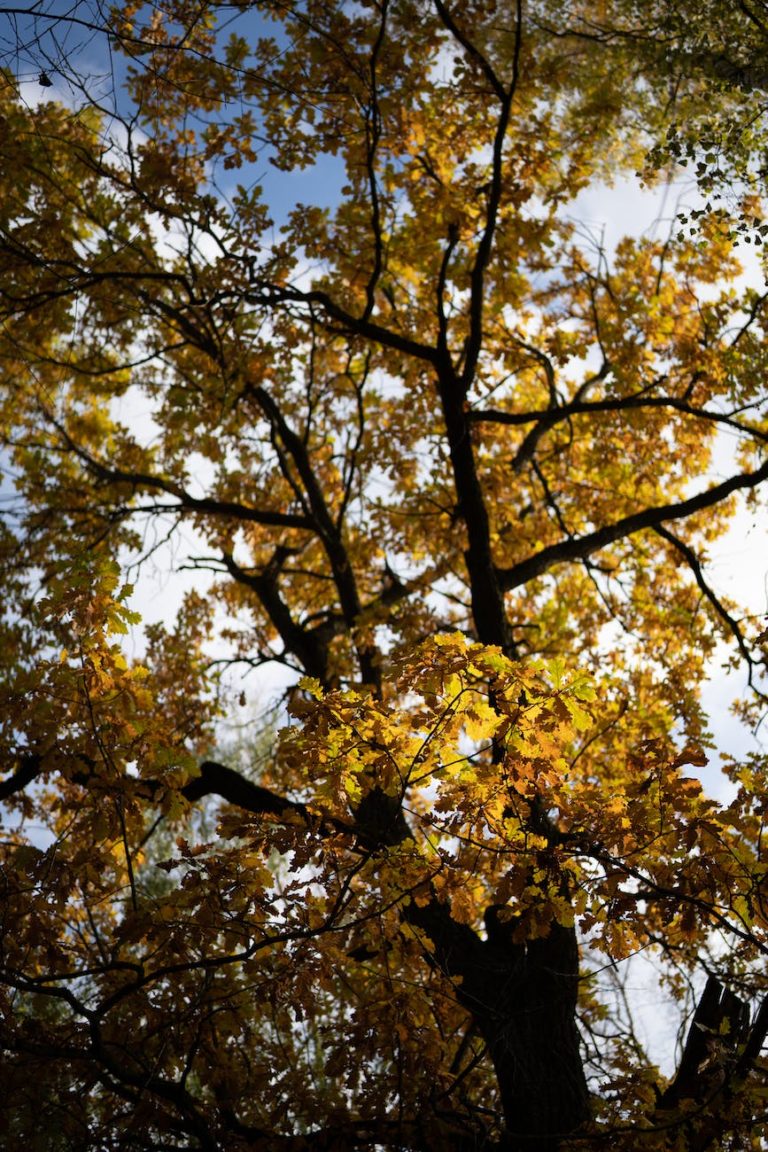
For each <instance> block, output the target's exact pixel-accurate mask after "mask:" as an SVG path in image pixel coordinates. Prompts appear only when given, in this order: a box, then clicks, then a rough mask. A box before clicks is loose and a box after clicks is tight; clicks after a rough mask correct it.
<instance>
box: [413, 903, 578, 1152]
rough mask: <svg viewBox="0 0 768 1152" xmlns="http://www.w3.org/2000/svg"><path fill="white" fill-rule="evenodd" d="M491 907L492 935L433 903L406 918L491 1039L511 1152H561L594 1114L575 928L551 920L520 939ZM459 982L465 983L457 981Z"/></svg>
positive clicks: (465, 1005) (490, 932)
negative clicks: (543, 930) (580, 1025)
mask: <svg viewBox="0 0 768 1152" xmlns="http://www.w3.org/2000/svg"><path fill="white" fill-rule="evenodd" d="M494 912H495V910H494V909H489V915H488V916H487V923H488V929H489V931H488V939H487V940H485V941H483V940H481V939H480V937H479V936H478V935H477V934H476V933H475V932H473V931H472V929H471V928H468V927H467V926H466V925H462V924H457V923H456V922H455V921H454V920H452V919H451V916H450V913H449V911H448V908H447V906H446V905H444V904H441V903H440V902H439V901H437V900H432V901H431V902H430V903H429V904H428V905H427V906H425V907H422V908H419V907H417V906H416V905H411V906H409V908H408V912H407V915H408V919H409V920H410V922H411V923H413V924H414V925H417V926H418V927H420V928H422V929H423V930H424V931H425V932H426V933H427V934H428V936H429V938H430V939H431V941H432V943H433V944H434V959H435V962H436V963H437V965H438V966H439V967H440V969H441V970H442V971H443V972H444V973H445V974H446V975H447V976H449V977H450V978H451V979H453V980H454V981H456V989H457V995H458V998H459V1000H460V1001H461V1003H462V1004H463V1005H464V1007H465V1008H466V1009H467V1010H468V1011H469V1012H470V1013H471V1015H472V1018H473V1019H474V1021H475V1022H476V1024H477V1027H478V1029H479V1031H480V1033H481V1035H482V1036H483V1039H484V1040H485V1042H486V1044H487V1045H488V1052H489V1055H490V1057H491V1060H492V1061H493V1065H494V1068H495V1071H496V1075H497V1079H498V1085H499V1094H500V1097H501V1103H502V1107H503V1110H504V1118H505V1124H506V1128H507V1132H508V1147H509V1148H510V1150H514V1152H518V1150H519V1152H524V1150H525V1149H535V1150H536V1152H555V1150H556V1149H557V1148H558V1147H559V1146H560V1143H561V1141H562V1139H563V1138H564V1137H566V1136H568V1135H570V1134H572V1133H573V1132H574V1131H576V1129H578V1128H579V1127H580V1126H581V1125H582V1124H583V1123H584V1122H585V1121H586V1120H587V1119H588V1117H589V1092H588V1089H587V1083H586V1079H585V1076H584V1069H583V1065H582V1059H581V1053H580V1050H579V1035H578V1031H577V1028H576V1020H575V1012H576V999H577V991H578V949H577V944H576V936H575V933H574V931H573V929H570V928H564V927H563V926H562V925H560V924H557V923H553V924H552V925H551V928H550V931H549V934H548V935H547V936H545V937H543V938H540V939H536V940H529V941H527V942H526V943H523V944H516V943H514V942H513V941H512V939H511V927H510V926H506V925H501V924H499V923H498V922H497V920H496V918H495V916H494ZM457 978H460V979H457Z"/></svg>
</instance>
